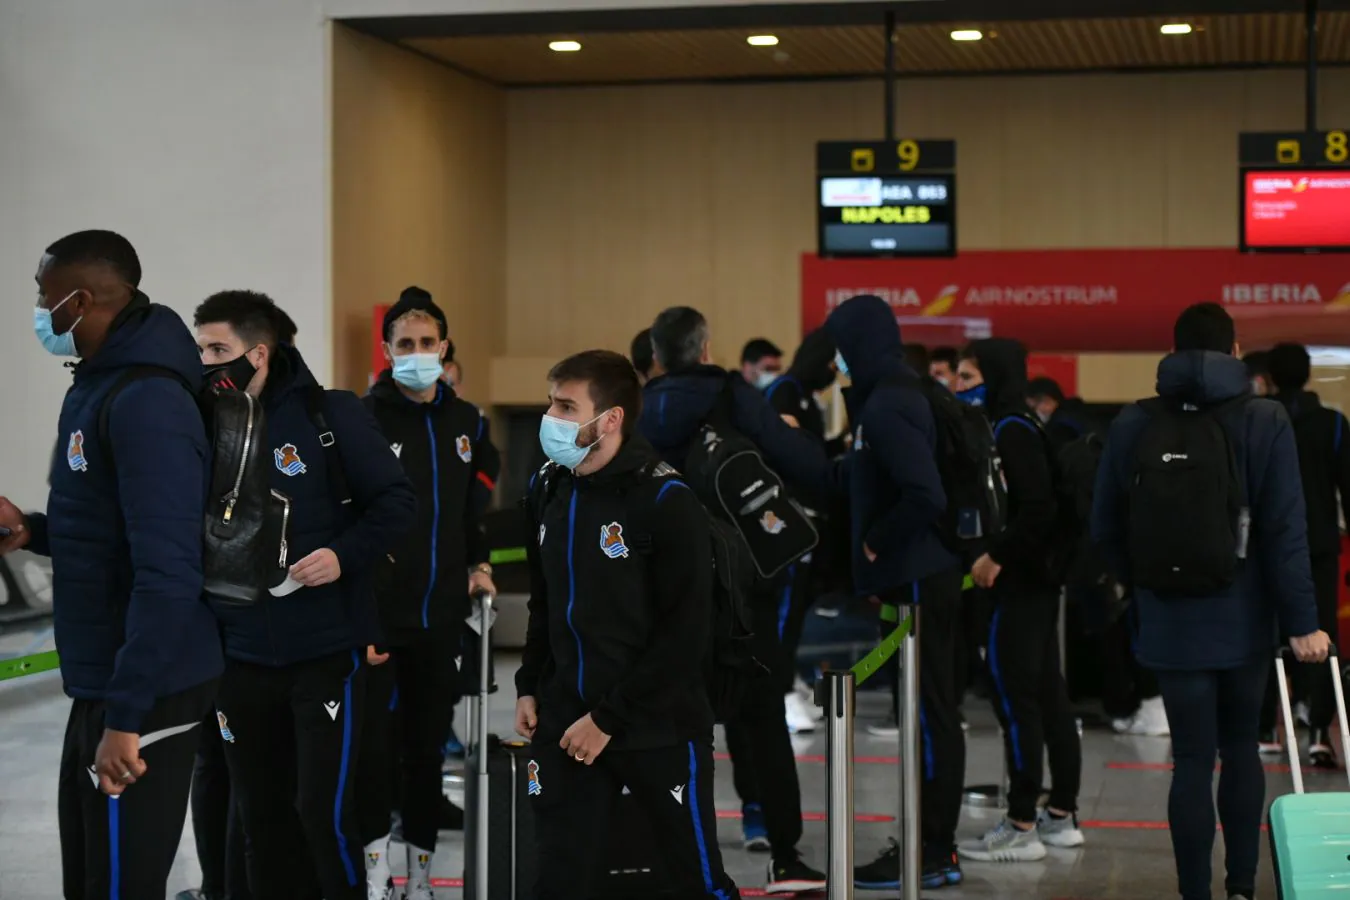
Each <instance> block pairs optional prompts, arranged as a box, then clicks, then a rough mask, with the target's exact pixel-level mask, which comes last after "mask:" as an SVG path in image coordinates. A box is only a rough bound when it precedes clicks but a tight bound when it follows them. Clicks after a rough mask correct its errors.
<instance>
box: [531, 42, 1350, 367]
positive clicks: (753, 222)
mask: <svg viewBox="0 0 1350 900" xmlns="http://www.w3.org/2000/svg"><path fill="white" fill-rule="evenodd" d="M1321 82H1322V87H1321V97H1322V100H1321V104H1320V106H1321V120H1322V123H1323V125H1324V126H1333V125H1339V126H1345V125H1350V70H1346V69H1330V70H1326V71H1324V72H1323V74H1322V78H1321ZM1301 84H1302V82H1301V77H1300V75H1299V74H1298V73H1297V72H1287V71H1250V72H1178V73H1147V74H1137V75H1063V76H1037V77H1024V78H1013V77H1001V78H989V79H984V78H968V79H966V78H962V79H931V80H923V79H907V80H905V81H903V82H901V84H900V87H899V97H898V104H897V119H898V123H899V131H900V133H901V134H907V135H914V136H918V137H950V138H955V139H956V140H957V141H958V142H959V150H958V159H959V173H960V177H959V184H958V209H957V215H958V231H959V239H960V247H961V248H963V249H968V250H972V249H1037V248H1072V247H1193V246H1233V245H1235V243H1236V239H1237V196H1236V191H1237V167H1236V158H1235V157H1236V145H1237V133H1238V132H1239V131H1244V130H1274V129H1298V128H1301V126H1302V120H1303V104H1302V87H1301ZM881 103H882V90H881V85H880V84H879V83H877V82H817V83H800V84H760V85H679V86H652V87H625V88H574V89H531V90H515V91H511V92H510V93H509V94H508V99H507V108H508V129H509V131H508V135H509V136H508V141H507V143H508V165H507V170H508V171H507V178H506V185H507V187H506V191H507V209H508V215H507V231H508V247H509V250H508V257H509V266H508V270H507V275H506V308H507V311H508V321H507V324H506V336H505V341H506V352H507V353H509V354H510V355H512V356H522V357H550V356H561V355H562V354H565V353H567V352H570V351H573V350H576V349H580V348H583V347H591V346H607V347H613V348H616V349H626V348H627V346H628V341H629V340H630V338H631V337H632V335H633V334H634V333H635V332H636V331H638V330H639V329H640V328H642V327H643V326H645V325H647V324H649V323H650V321H651V319H652V317H653V316H654V315H655V313H656V312H658V311H659V310H660V309H662V308H663V307H666V306H669V305H673V304H678V303H687V304H690V305H693V306H697V307H699V308H700V309H702V310H703V311H704V312H705V313H706V314H707V315H708V316H709V318H710V320H711V322H712V325H713V332H714V351H715V353H716V355H717V356H718V357H719V359H721V360H722V361H723V362H726V361H729V360H731V358H732V357H733V356H734V355H735V354H736V352H737V351H738V350H739V347H740V345H741V343H742V342H744V340H745V339H747V338H749V337H752V336H756V335H764V336H767V337H769V338H771V339H773V340H775V341H779V342H781V343H783V344H786V345H789V346H790V345H794V344H795V343H796V340H797V337H798V325H797V321H798V316H797V305H798V291H799V285H798V265H799V263H798V255H799V254H800V253H802V252H803V251H810V250H812V249H813V248H814V246H815V208H814V198H813V196H812V193H813V191H812V188H813V185H812V177H813V166H814V155H813V154H814V146H815V142H816V141H817V140H826V139H849V138H867V137H873V138H875V137H878V136H879V132H880V131H881V128H880V122H879V121H878V119H879V117H880V111H881Z"/></svg>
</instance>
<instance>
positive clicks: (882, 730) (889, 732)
mask: <svg viewBox="0 0 1350 900" xmlns="http://www.w3.org/2000/svg"><path fill="white" fill-rule="evenodd" d="M867 733H868V734H870V735H871V736H872V737H874V738H898V737H899V736H900V723H899V722H896V721H895V720H894V719H887V720H886V721H884V722H873V723H872V724H871V725H868V726H867Z"/></svg>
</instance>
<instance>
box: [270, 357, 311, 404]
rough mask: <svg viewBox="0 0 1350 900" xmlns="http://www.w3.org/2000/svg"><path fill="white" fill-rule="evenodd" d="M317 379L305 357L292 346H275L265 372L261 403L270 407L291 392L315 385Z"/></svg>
mask: <svg viewBox="0 0 1350 900" xmlns="http://www.w3.org/2000/svg"><path fill="white" fill-rule="evenodd" d="M318 383H319V382H318V379H316V378H315V377H314V373H313V372H311V371H310V370H309V366H307V365H306V364H305V358H304V357H303V356H301V355H300V351H299V350H297V349H295V348H294V347H291V346H288V345H285V344H283V345H282V346H280V347H278V348H277V353H276V356H275V357H274V358H273V359H272V364H271V367H270V368H269V369H268V372H267V385H266V387H264V388H263V405H264V406H266V407H272V406H275V405H278V404H280V403H281V402H282V401H284V400H285V399H286V398H287V397H289V396H290V395H291V394H294V393H297V392H299V391H303V390H308V389H309V388H312V387H314V386H315V385H317V384H318Z"/></svg>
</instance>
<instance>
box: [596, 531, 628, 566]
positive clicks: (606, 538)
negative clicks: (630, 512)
mask: <svg viewBox="0 0 1350 900" xmlns="http://www.w3.org/2000/svg"><path fill="white" fill-rule="evenodd" d="M600 549H601V550H603V551H605V555H606V556H608V557H609V558H610V559H618V558H619V557H623V558H624V559H627V558H628V545H627V544H625V543H624V542H623V526H622V525H620V524H619V523H618V522H610V523H609V524H608V525H605V526H603V527H602V528H601V529H600Z"/></svg>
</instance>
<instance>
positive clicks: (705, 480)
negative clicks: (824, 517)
mask: <svg viewBox="0 0 1350 900" xmlns="http://www.w3.org/2000/svg"><path fill="white" fill-rule="evenodd" d="M739 377H740V376H738V375H728V376H727V377H726V381H725V382H724V383H723V385H722V390H721V391H720V392H719V393H718V395H717V399H716V400H715V401H714V402H713V407H712V410H711V411H710V412H709V413H708V419H707V421H706V422H705V423H704V425H703V426H702V427H701V428H700V429H699V430H698V433H697V434H696V435H695V436H694V441H693V444H692V445H691V446H690V448H689V452H688V454H687V455H686V457H685V477H686V479H687V480H688V482H689V486H690V487H691V488H692V489H693V491H694V494H695V495H696V496H697V497H698V498H699V500H701V501H702V502H703V505H704V506H705V507H707V509H709V510H710V511H711V512H712V514H713V517H714V518H715V519H719V520H721V521H723V522H729V523H730V524H731V525H732V526H733V527H734V528H735V529H736V531H737V532H738V533H739V534H740V536H741V538H742V542H743V543H744V545H745V549H746V550H747V551H748V554H749V559H750V560H751V561H752V562H753V563H754V567H755V570H756V571H757V572H758V573H759V575H760V577H761V578H772V577H773V576H775V575H777V574H778V573H779V572H781V571H783V570H784V569H786V568H787V567H788V566H790V565H792V564H793V563H794V562H796V561H797V560H799V559H801V558H802V557H803V556H805V555H806V554H808V553H810V552H811V551H812V550H813V549H815V546H816V544H817V543H819V541H820V535H819V534H818V533H817V532H816V526H815V525H814V524H812V522H811V518H810V517H809V516H808V515H807V514H806V511H805V510H803V509H802V508H801V506H800V505H799V504H798V503H797V501H796V500H794V499H792V497H790V496H788V492H787V489H786V488H785V487H784V485H783V480H782V479H781V478H779V477H778V474H777V473H776V472H774V471H773V469H771V468H769V466H768V464H767V463H765V462H764V457H763V456H762V455H761V454H760V452H759V448H758V447H756V446H755V445H754V443H753V442H751V440H750V439H749V438H747V437H746V436H745V435H743V434H741V433H740V432H739V431H737V430H736V427H735V426H734V425H733V424H732V418H731V413H732V408H733V405H734V404H735V397H734V394H733V384H734V382H733V381H732V379H733V378H739Z"/></svg>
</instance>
